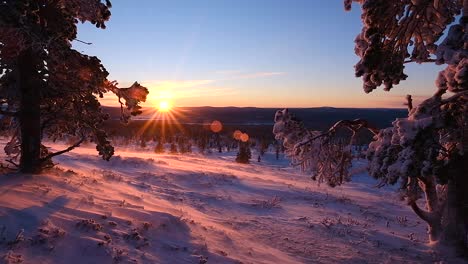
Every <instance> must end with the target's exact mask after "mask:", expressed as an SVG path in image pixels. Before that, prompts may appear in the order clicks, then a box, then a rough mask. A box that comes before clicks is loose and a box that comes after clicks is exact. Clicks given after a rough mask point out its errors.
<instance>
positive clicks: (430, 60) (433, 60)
mask: <svg viewBox="0 0 468 264" xmlns="http://www.w3.org/2000/svg"><path fill="white" fill-rule="evenodd" d="M411 62H416V61H415V60H406V61H404V62H403V63H405V64H406V63H411ZM426 62H431V63H433V62H436V60H435V59H425V60H424V61H418V63H426Z"/></svg>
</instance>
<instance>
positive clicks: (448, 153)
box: [274, 0, 468, 253]
mask: <svg viewBox="0 0 468 264" xmlns="http://www.w3.org/2000/svg"><path fill="white" fill-rule="evenodd" d="M344 2H345V8H346V9H347V10H349V9H350V8H351V4H352V2H358V3H360V4H361V8H362V16H361V18H362V21H363V25H364V26H363V29H362V32H361V33H360V34H359V35H358V36H357V38H356V40H355V43H356V48H355V52H356V54H357V55H358V56H359V57H360V61H359V62H358V63H357V64H356V66H355V70H356V76H357V77H362V79H363V83H364V91H365V92H366V93H369V92H371V91H373V90H375V89H377V88H378V87H379V86H381V85H383V86H384V90H386V91H389V90H391V89H392V88H393V86H394V85H397V84H399V82H400V81H402V80H405V79H406V77H407V75H406V74H405V73H404V69H405V64H407V63H412V62H416V63H436V64H438V65H446V68H445V69H444V70H443V71H441V72H440V73H439V76H438V77H437V80H436V86H437V90H436V91H435V92H434V94H433V96H431V97H429V98H428V99H426V100H424V101H423V102H422V103H420V104H419V105H418V106H415V107H413V104H412V100H411V97H410V96H408V97H407V99H408V103H407V105H408V109H409V114H408V117H407V118H399V119H397V120H395V121H394V122H393V126H392V127H390V128H386V129H382V130H380V131H379V130H376V129H375V128H372V127H371V126H369V124H367V122H365V121H364V120H352V121H349V120H344V121H340V122H338V123H337V124H335V125H334V126H333V127H332V128H330V129H329V130H328V131H327V132H325V133H319V132H309V131H307V130H306V129H305V128H303V126H302V124H301V123H300V122H297V120H294V118H293V117H292V116H291V115H290V114H289V113H288V111H287V110H283V111H278V112H277V114H276V117H275V121H276V123H275V128H274V132H275V134H276V137H277V138H279V139H283V141H284V146H285V148H286V150H287V154H289V155H290V156H292V157H293V161H297V162H300V163H302V164H304V163H306V162H309V163H310V164H307V165H306V167H307V168H310V169H311V170H312V171H313V172H314V173H315V174H316V175H317V176H319V177H321V178H322V179H324V180H325V181H327V182H329V183H330V182H331V183H333V184H335V183H338V184H340V183H342V181H341V180H338V181H337V180H336V178H337V175H338V176H339V177H338V178H340V177H347V176H348V172H347V170H346V169H347V168H348V167H349V165H350V162H351V159H350V158H343V157H344V155H342V154H340V153H345V152H348V153H349V151H350V148H349V147H348V148H345V149H344V151H342V150H338V151H337V150H333V144H332V143H333V140H332V139H333V136H334V134H335V133H336V131H337V130H338V129H339V128H342V127H345V128H348V129H350V130H351V131H352V132H353V135H355V133H356V131H357V130H359V129H361V128H368V129H370V130H371V131H372V132H373V133H374V134H375V137H374V141H373V142H372V143H371V144H370V146H369V150H368V153H367V155H368V159H369V172H370V174H371V175H372V176H374V177H376V178H380V179H381V180H382V182H383V183H386V184H395V183H397V182H400V183H401V186H402V188H403V189H404V190H405V193H406V197H407V201H408V204H409V205H410V206H411V208H412V209H413V210H414V212H415V213H416V214H417V215H418V216H419V217H420V218H421V219H423V220H424V221H425V222H426V223H427V224H428V226H429V238H430V241H432V242H437V243H436V244H441V245H447V246H449V247H451V248H455V249H457V251H458V252H459V253H466V252H468V195H467V193H468V159H467V152H468V120H467V119H468V104H467V100H468V0H435V1H430V0H412V1H409V0H396V1H387V0H345V1H344ZM456 19H457V20H458V21H455V20H456ZM447 27H449V28H448V31H447V34H445V35H444V31H445V29H446V28H447ZM442 37H443V39H442V40H441V38H442ZM439 40H441V41H439ZM438 43H439V44H438ZM352 138H353V137H352ZM352 142H353V139H351V141H350V144H352ZM327 148H328V149H327ZM337 171H338V174H337ZM333 184H331V185H333ZM421 193H422V194H424V199H425V207H426V209H422V208H420V207H419V205H418V203H417V201H418V200H419V199H420V198H421V195H420V194H421Z"/></svg>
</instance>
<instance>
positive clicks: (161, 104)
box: [158, 101, 172, 112]
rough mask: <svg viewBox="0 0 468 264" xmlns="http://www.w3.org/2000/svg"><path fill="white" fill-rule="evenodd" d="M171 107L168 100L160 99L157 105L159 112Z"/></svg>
mask: <svg viewBox="0 0 468 264" xmlns="http://www.w3.org/2000/svg"><path fill="white" fill-rule="evenodd" d="M171 108H172V105H171V103H170V102H169V101H161V102H159V105H158V111H160V112H169V111H170V110H171Z"/></svg>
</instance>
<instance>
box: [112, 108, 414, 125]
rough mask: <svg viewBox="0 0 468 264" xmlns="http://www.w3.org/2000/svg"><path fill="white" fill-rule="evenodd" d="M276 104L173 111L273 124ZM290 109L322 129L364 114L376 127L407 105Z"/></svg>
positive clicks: (193, 119)
mask: <svg viewBox="0 0 468 264" xmlns="http://www.w3.org/2000/svg"><path fill="white" fill-rule="evenodd" d="M276 110H278V109H277V108H255V107H179V108H177V109H176V110H175V111H174V112H173V115H174V116H175V117H176V121H175V122H176V123H181V124H202V123H206V122H211V121H213V120H219V121H221V122H222V123H224V124H231V125H233V124H238V125H273V118H274V115H275V112H276ZM104 111H105V112H107V113H109V114H110V115H111V119H114V120H116V119H119V115H120V108H117V107H104ZM290 111H291V112H292V113H294V114H295V115H296V117H298V118H299V119H301V120H303V121H304V123H305V125H306V126H307V127H308V128H310V129H318V130H323V129H326V128H328V127H330V126H331V125H332V124H334V123H335V122H336V121H338V120H341V119H356V118H363V119H366V120H368V121H369V122H370V123H371V124H373V125H374V126H377V127H379V128H384V127H388V126H390V125H391V123H392V121H393V120H395V118H400V117H405V116H407V110H406V109H383V108H373V109H371V108H333V107H318V108H290ZM155 113H156V110H155V109H151V108H146V109H143V114H142V115H140V116H138V117H136V118H135V119H138V120H150V119H152V118H153V117H154V116H157V115H155Z"/></svg>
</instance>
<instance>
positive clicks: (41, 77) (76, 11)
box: [0, 0, 148, 173]
mask: <svg viewBox="0 0 468 264" xmlns="http://www.w3.org/2000/svg"><path fill="white" fill-rule="evenodd" d="M110 7H111V5H110V2H109V1H106V3H105V4H103V3H101V1H100V0H80V1H63V0H58V1H42V0H41V1H38V0H7V1H0V43H1V45H0V72H1V73H2V74H1V76H0V101H1V103H2V105H6V106H7V108H6V109H2V111H1V112H2V113H1V114H3V115H8V116H11V117H12V118H13V120H14V122H16V123H17V124H18V131H17V132H16V133H15V136H14V137H13V138H12V141H11V142H10V143H9V145H10V146H11V145H20V148H19V149H18V151H19V152H18V153H7V154H11V155H16V154H19V155H20V163H19V167H20V170H21V171H22V172H27V173H37V172H40V171H41V169H42V167H43V166H44V164H48V163H50V162H51V158H52V157H54V156H56V155H60V154H62V153H65V152H67V151H70V150H72V149H73V148H75V147H77V146H79V145H80V144H81V143H82V142H83V141H84V140H85V139H89V140H90V141H93V142H95V143H96V145H97V146H96V149H97V150H98V152H99V155H101V156H102V158H103V159H105V160H109V159H110V157H111V156H112V155H113V154H114V148H113V147H112V145H111V143H110V141H109V140H108V139H107V135H106V132H105V131H104V130H102V128H101V124H102V122H103V121H104V120H106V119H107V118H108V115H106V114H105V113H102V111H101V107H100V103H99V101H98V99H97V97H102V96H103V95H104V94H105V93H107V92H113V93H114V94H116V95H117V97H118V98H119V102H120V103H121V105H122V119H123V120H124V121H127V120H128V118H129V116H130V114H132V115H136V114H139V113H140V106H139V105H138V104H139V103H140V102H141V101H144V100H145V99H146V95H147V94H148V90H147V89H146V88H144V87H142V86H141V85H139V84H138V83H135V84H134V85H132V86H131V87H129V88H124V89H120V88H117V83H116V82H111V81H109V80H107V77H108V75H109V73H108V72H107V71H106V69H105V68H104V66H103V65H102V64H101V62H100V60H99V59H98V58H96V57H92V56H87V55H84V54H81V53H79V52H78V51H76V50H74V49H72V45H71V43H72V41H74V40H76V36H77V24H78V23H79V22H80V21H81V22H86V21H88V22H91V23H93V24H94V25H95V26H96V27H97V28H102V29H104V28H105V23H106V21H107V20H108V19H109V18H110V15H111V13H110V11H109V8H110ZM51 40H52V41H51ZM65 135H71V136H77V137H79V138H80V139H79V140H78V141H77V142H75V143H74V144H72V145H71V146H70V147H68V148H67V149H64V150H62V151H58V152H55V153H49V151H48V150H47V148H45V147H44V146H42V145H41V139H42V138H43V137H45V136H47V137H49V138H51V139H52V140H55V139H58V138H61V137H63V136H65ZM7 149H10V148H7Z"/></svg>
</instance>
